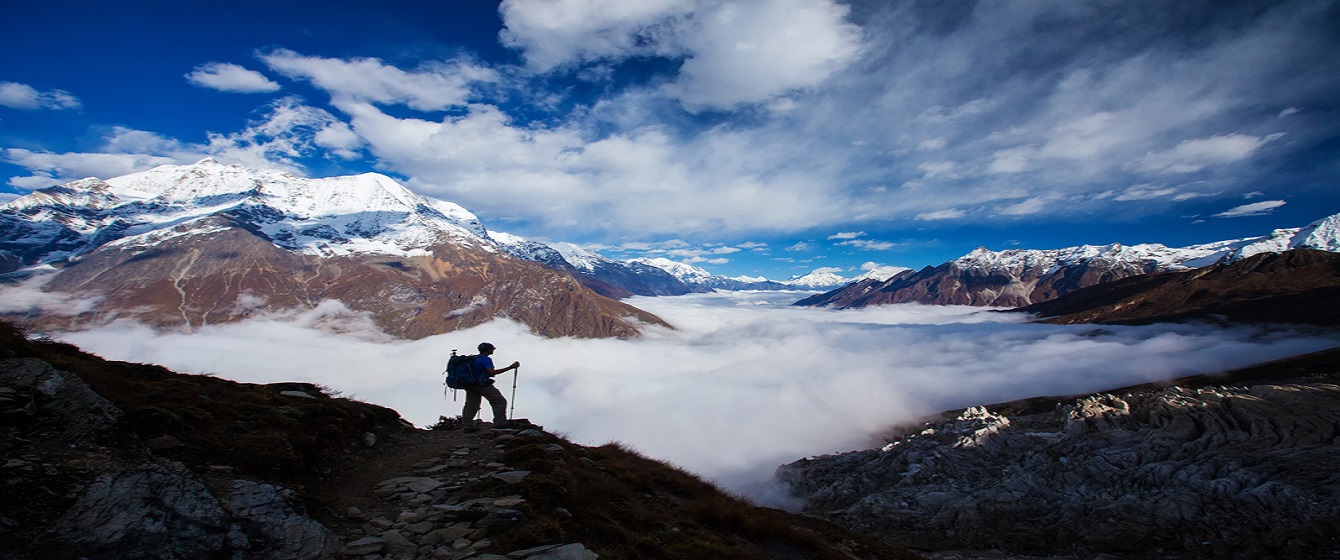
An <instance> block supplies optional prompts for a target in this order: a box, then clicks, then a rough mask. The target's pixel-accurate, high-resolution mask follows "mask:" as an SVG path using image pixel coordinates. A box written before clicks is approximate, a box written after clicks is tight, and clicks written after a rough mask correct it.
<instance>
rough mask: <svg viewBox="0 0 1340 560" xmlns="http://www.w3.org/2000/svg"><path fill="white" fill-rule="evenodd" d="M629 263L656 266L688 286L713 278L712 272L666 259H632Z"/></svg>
mask: <svg viewBox="0 0 1340 560" xmlns="http://www.w3.org/2000/svg"><path fill="white" fill-rule="evenodd" d="M628 262H632V263H641V264H645V265H649V266H654V267H656V268H659V269H661V270H664V271H666V272H669V273H670V275H671V276H674V277H675V278H678V279H680V281H682V282H684V283H687V284H701V283H703V282H707V281H710V280H711V279H712V278H713V276H712V273H711V272H708V271H706V270H703V269H701V268H699V267H696V266H693V265H691V264H686V263H682V262H678V261H672V260H670V259H667V258H664V257H656V258H640V259H631V260H629V261H628Z"/></svg>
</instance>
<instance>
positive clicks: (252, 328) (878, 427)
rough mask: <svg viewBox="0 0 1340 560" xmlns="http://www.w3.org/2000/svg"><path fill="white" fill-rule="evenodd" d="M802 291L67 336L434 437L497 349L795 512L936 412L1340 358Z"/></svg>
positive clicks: (530, 387)
mask: <svg viewBox="0 0 1340 560" xmlns="http://www.w3.org/2000/svg"><path fill="white" fill-rule="evenodd" d="M5 295H6V297H8V295H9V294H5ZM804 295H806V294H801V293H786V292H740V293H714V294H698V295H689V296H681V297H661V298H633V299H631V300H629V302H630V303H632V304H633V305H636V306H638V307H641V308H643V309H646V310H648V311H651V312H653V313H656V314H658V315H660V316H661V317H663V318H665V319H666V320H667V321H669V322H670V323H671V324H673V325H674V326H675V328H674V329H673V330H672V329H664V328H649V329H648V330H647V332H646V334H645V335H644V336H643V337H641V338H639V339H636V340H603V339H602V340H592V339H573V338H558V339H546V338H540V337H537V336H534V335H532V334H530V333H529V332H528V331H527V329H526V328H525V327H524V326H522V325H519V324H517V323H514V322H510V321H506V320H498V321H494V322H492V323H489V324H487V325H483V326H480V327H476V328H472V329H468V330H464V331H457V332H453V333H448V334H443V335H438V336H433V337H429V338H425V339H422V340H414V341H410V340H398V339H394V338H391V337H389V336H387V335H385V334H383V333H382V332H381V331H380V330H378V329H377V328H376V327H375V326H374V325H373V324H372V323H371V321H369V320H368V318H367V317H366V316H365V315H363V314H360V313H357V312H352V311H349V310H348V309H346V308H344V307H343V306H342V305H340V304H339V303H338V302H327V303H325V304H323V305H321V306H319V307H317V308H316V309H312V310H307V311H303V312H294V313H285V314H273V315H267V316H263V317H258V318H254V319H250V320H247V321H244V322H240V323H234V324H225V325H216V326H208V327H204V328H200V329H198V330H196V331H194V332H190V333H183V332H163V331H156V330H154V329H151V328H149V327H147V326H144V325H142V324H139V323H135V322H132V321H121V322H117V323H114V324H111V325H108V326H105V327H101V328H98V329H94V330H87V331H79V332H68V333H59V334H57V335H56V336H57V337H58V338H60V339H63V340H65V341H68V342H71V343H74V344H77V345H79V346H80V347H82V348H84V349H86V350H87V351H90V352H93V353H96V354H98V355H101V356H103V357H106V358H109V359H116V360H128V361H137V362H149V363H156V364H161V365H163V366H166V367H169V368H171V369H174V370H176V371H180V372H183V373H200V374H211V375H217V376H219V377H224V378H228V379H233V380H237V381H243V382H255V383H269V382H279V381H305V382H314V383H319V384H322V385H325V386H328V387H331V388H333V389H336V390H338V391H340V392H342V393H343V394H344V395H345V396H349V397H353V398H357V399H360V400H364V401H367V402H372V403H376V404H380V405H384V406H387V407H390V408H393V409H395V410H397V411H399V412H400V413H401V415H402V416H404V418H406V419H407V420H409V421H411V422H413V423H415V424H416V425H419V426H427V425H430V424H432V423H434V422H435V421H437V419H438V417H439V416H442V415H446V416H453V415H457V414H459V413H460V408H461V405H462V404H463V395H462V396H461V399H459V400H455V401H453V400H452V398H451V395H450V394H447V393H444V390H443V386H442V371H443V367H444V365H445V362H446V358H447V356H448V354H449V353H450V351H451V350H452V349H458V350H460V351H462V352H469V353H473V352H474V347H475V345H477V344H478V343H479V342H481V341H488V342H491V343H493V344H495V345H496V346H497V347H498V350H497V353H496V354H495V356H494V358H495V361H496V362H497V365H498V366H499V367H502V366H504V365H506V364H509V363H511V362H512V361H514V360H517V361H520V362H521V364H522V365H521V368H520V370H519V372H518V374H517V375H515V376H514V375H512V374H511V373H508V374H506V375H504V376H502V377H499V378H498V383H499V385H500V386H501V387H502V389H503V393H504V394H505V395H508V396H509V397H511V396H512V395H513V394H515V398H514V400H513V402H512V405H513V406H515V416H516V417H524V418H529V419H530V420H531V421H533V422H535V423H537V424H540V425H543V426H544V427H545V428H546V429H548V430H550V431H553V432H556V433H560V434H563V435H565V436H567V437H569V438H570V439H572V440H574V441H576V442H578V443H582V444H587V445H599V444H603V443H607V442H610V441H618V442H622V443H625V444H627V445H629V446H631V447H633V448H634V449H637V450H639V451H640V452H642V453H644V454H646V455H649V456H651V457H654V458H657V459H661V460H665V461H667V462H670V463H673V464H675V465H678V466H681V467H684V468H686V469H688V470H691V471H694V472H696V473H698V474H700V475H703V476H704V477H706V478H708V479H711V480H713V481H715V482H717V483H718V484H720V485H721V486H723V487H724V488H726V489H728V490H732V491H735V492H737V493H740V494H743V495H746V496H750V497H753V498H755V499H756V500H759V501H761V502H764V503H769V504H773V505H783V504H782V502H781V498H780V497H779V496H778V495H776V494H775V493H774V492H773V490H772V489H770V488H769V484H768V481H769V480H770V478H771V475H772V472H773V470H774V469H775V468H776V467H777V466H778V465H780V464H783V463H787V462H791V461H794V460H797V459H800V458H804V457H807V456H812V455H817V454H824V453H831V452H838V451H847V450H852V449H859V448H866V447H870V446H873V445H879V444H880V443H881V442H880V440H879V434H880V433H882V432H884V431H886V430H887V429H889V428H890V427H892V426H894V425H897V424H900V423H907V422H912V421H915V420H916V419H917V418H919V417H922V416H925V415H928V414H933V413H936V412H940V411H944V410H949V409H954V408H961V407H966V406H971V405H977V404H987V403H994V402H1001V401H1007V400H1012V399H1019V398H1024V397H1031V396H1039V395H1068V394H1081V393H1087V392H1094V391H1101V390H1105V389H1111V388H1117V387H1121V386H1126V385H1130V384H1135V383H1141V382H1147V381H1154V380H1161V379H1168V378H1171V377H1176V376H1182V375H1189V374H1196V373H1206V372H1216V371H1223V370H1227V369H1233V368H1237V367H1241V366H1246V365H1249V364H1255V363H1260V362H1265V361H1269V360H1273V359H1278V358H1283V357H1287V356H1292V355H1297V354H1302V353H1306V352H1311V351H1316V350H1321V349H1325V348H1330V347H1334V346H1336V345H1337V344H1340V338H1337V337H1336V336H1334V335H1331V336H1327V335H1323V334H1319V333H1315V332H1305V331H1296V330H1291V329H1284V328H1262V327H1246V326H1243V327H1231V328H1224V327H1219V326H1210V325H1150V326H1140V327H1124V326H1101V327H1100V326H1094V325H1075V326H1059V325H1046V324H1033V323H1029V322H1028V320H1029V317H1028V316H1026V315H1023V314H1018V313H1000V312H994V311H990V310H984V309H982V308H975V307H945V306H924V305H888V306H879V307H871V308H865V309H851V310H834V309H822V308H807V307H794V306H791V305H790V303H791V302H794V301H796V300H797V299H800V297H803V296H804ZM514 381H515V385H516V387H515V393H513V387H512V385H513V382H514ZM484 414H485V415H486V416H487V415H488V412H487V407H485V412H484ZM486 419H487V418H486Z"/></svg>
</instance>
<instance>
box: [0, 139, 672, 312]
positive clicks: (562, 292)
mask: <svg viewBox="0 0 1340 560" xmlns="http://www.w3.org/2000/svg"><path fill="white" fill-rule="evenodd" d="M0 262H3V263H4V268H2V269H0V272H10V273H14V272H20V273H22V274H40V275H41V276H42V277H43V279H44V281H45V282H46V284H45V287H44V289H45V290H47V291H50V292H60V293H64V294H67V295H69V296H70V297H77V298H85V299H87V301H88V304H87V305H86V306H85V309H84V310H83V311H82V312H81V313H79V314H77V315H73V316H66V317H54V316H49V315H48V316H40V317H39V316H27V317H22V318H23V319H25V320H26V322H29V323H34V322H35V323H37V324H40V325H44V326H59V327H78V326H84V325H90V324H97V323H102V322H107V321H111V320H115V319H117V318H121V317H134V318H136V319H138V320H140V321H143V322H146V323H148V324H152V325H157V326H165V327H166V326H173V327H186V328H188V329H189V328H197V327H200V326H204V325H208V324H214V323H222V322H228V321H234V320H238V319H242V318H245V317H248V316H252V315H254V314H256V313H260V312H270V311H276V310H285V309H310V308H314V307H316V306H318V305H320V304H321V303H322V302H325V301H328V300H338V301H339V302H341V303H342V304H343V305H344V306H346V307H347V308H348V309H349V310H351V311H353V312H355V313H365V314H367V315H368V316H370V317H371V318H372V319H373V320H374V321H375V322H376V323H377V324H378V325H379V326H380V327H381V328H382V329H383V330H384V331H386V332H388V333H390V334H392V335H395V336H401V337H407V338H421V337H425V336H429V335H433V334H438V333H442V332H447V331H451V330H456V329H460V328H465V327H470V326H474V325H479V324H482V323H485V322H488V321H491V320H493V319H495V318H498V317H507V318H510V319H512V320H515V321H517V322H519V323H522V324H525V325H527V326H528V327H529V328H530V329H531V330H532V331H533V332H536V333H537V334H542V335H545V336H582V337H630V336H635V335H636V334H637V333H638V332H640V331H639V325H642V324H658V325H664V324H665V322H664V321H662V320H661V319H660V318H658V317H656V316H654V315H652V314H650V313H647V312H645V311H642V310H640V309H637V308H635V307H632V306H629V305H626V304H623V303H620V302H618V301H615V300H612V299H609V298H607V297H604V296H601V295H600V294H598V293H596V292H594V291H592V290H590V289H588V288H586V287H584V286H582V285H581V284H580V283H579V282H577V281H576V280H575V279H574V278H573V277H572V276H569V275H568V274H564V273H562V272H558V271H556V270H554V269H551V268H549V267H546V266H542V265H540V264H537V263H534V262H530V261H526V260H522V259H517V258H514V257H511V256H509V255H507V254H506V253H505V252H504V251H502V250H501V249H500V248H499V245H498V244H497V243H495V242H494V241H493V240H491V239H490V238H489V236H488V232H487V231H486V230H485V229H484V227H483V226H482V225H481V224H480V222H479V220H478V218H476V217H475V216H474V215H473V214H471V213H470V212H469V211H467V210H465V209H464V208H461V207H460V206H458V205H455V204H452V203H449V202H444V201H441V200H435V199H432V198H428V197H422V196H419V195H416V194H414V193H412V192H410V191H409V190H408V189H405V188H404V187H403V186H401V185H400V184H398V183H396V182H395V181H394V180H392V179H390V178H389V177H386V176H383V175H379V174H375V173H369V174H364V175H358V176H349V177H334V178H328V179H306V178H301V177H296V176H293V175H289V174H285V173H278V172H270V171H254V170H249V169H244V168H242V167H238V166H227V165H223V164H221V163H219V162H218V161H215V160H213V159H205V160H202V161H200V162H198V163H196V164H193V165H185V166H162V167H158V168H154V169H151V170H149V171H144V172H140V173H134V174H130V175H126V176H122V177H116V178H112V179H107V180H105V181H104V180H99V179H92V178H91V179H84V180H80V181H76V182H73V183H68V184H65V185H61V186H57V187H51V188H47V189H43V190H40V191H36V192H33V193H31V194H29V195H27V196H24V197H21V198H19V199H17V200H14V201H12V202H10V203H8V204H5V205H3V206H0Z"/></svg>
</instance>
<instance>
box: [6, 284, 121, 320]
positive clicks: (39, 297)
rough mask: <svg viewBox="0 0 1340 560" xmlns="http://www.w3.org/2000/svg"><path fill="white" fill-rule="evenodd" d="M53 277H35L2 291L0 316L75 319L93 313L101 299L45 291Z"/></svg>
mask: <svg viewBox="0 0 1340 560" xmlns="http://www.w3.org/2000/svg"><path fill="white" fill-rule="evenodd" d="M53 277H54V275H52V274H36V275H33V276H31V277H29V278H27V279H24V280H20V281H18V282H15V283H11V284H5V285H4V286H3V287H0V294H3V295H4V297H3V298H0V313H4V314H18V315H25V314H30V313H40V314H42V315H55V316H61V317H69V316H75V315H79V314H82V313H87V312H89V311H91V310H93V307H94V306H95V305H97V303H98V301H99V300H100V299H101V298H99V297H97V296H73V295H70V294H67V293H64V292H48V291H45V290H43V288H44V287H45V286H46V285H47V283H48V282H50V281H51V279H52V278H53Z"/></svg>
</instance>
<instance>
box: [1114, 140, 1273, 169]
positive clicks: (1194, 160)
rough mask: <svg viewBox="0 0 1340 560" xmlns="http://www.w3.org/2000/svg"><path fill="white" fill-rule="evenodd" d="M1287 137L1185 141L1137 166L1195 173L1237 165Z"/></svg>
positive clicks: (1152, 155)
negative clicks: (1259, 150)
mask: <svg viewBox="0 0 1340 560" xmlns="http://www.w3.org/2000/svg"><path fill="white" fill-rule="evenodd" d="M1283 136H1284V135H1283V134H1278V133H1277V134H1271V135H1268V136H1251V135H1248V134H1225V135H1221V136H1212V137H1209V138H1196V139H1192V140H1183V141H1182V142H1180V143H1178V144H1177V145H1176V146H1174V147H1173V148H1171V149H1168V150H1166V151H1162V152H1151V153H1149V154H1146V155H1145V156H1144V157H1143V158H1141V159H1140V160H1139V162H1137V163H1136V166H1137V167H1138V168H1140V169H1142V170H1144V171H1149V172H1152V173H1164V174H1171V173H1194V172H1196V171H1200V170H1202V169H1205V168H1206V167H1209V166H1212V165H1220V164H1226V163H1233V162H1236V161H1240V160H1243V159H1246V158H1248V157H1250V156H1251V155H1252V154H1253V153H1255V152H1256V151H1257V150H1258V149H1260V148H1261V146H1264V145H1266V144H1268V143H1270V142H1273V141H1275V140H1278V139H1280V138H1282V137H1283Z"/></svg>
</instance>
